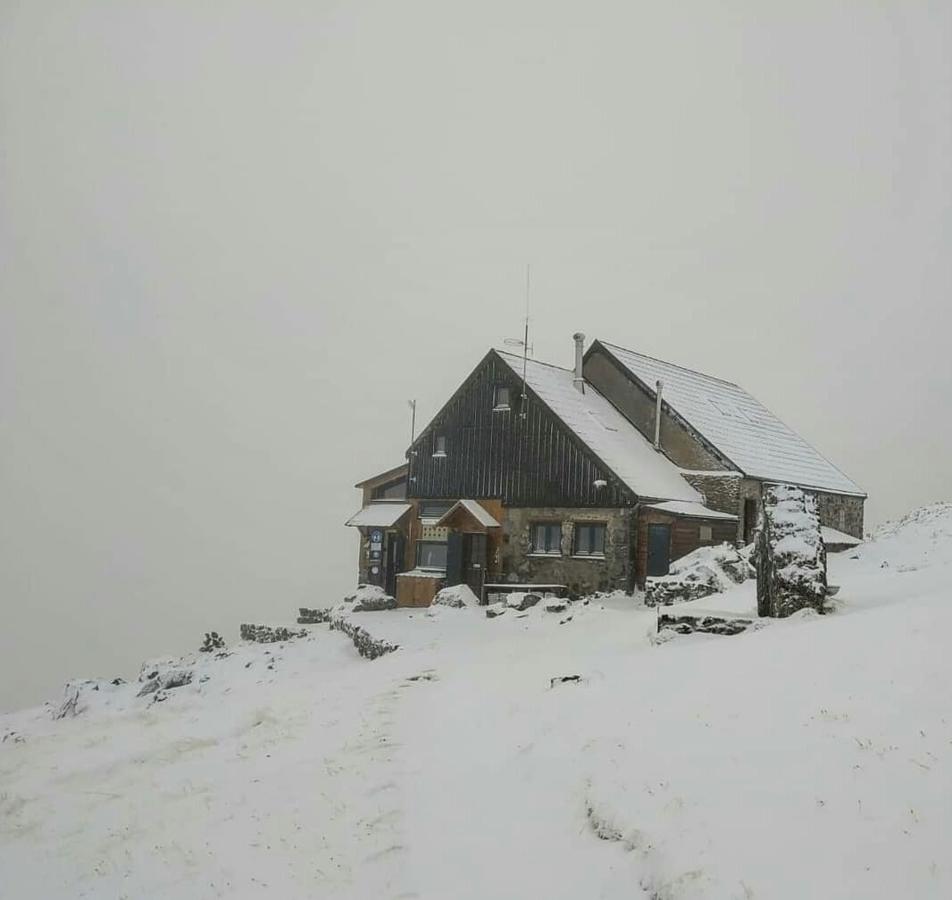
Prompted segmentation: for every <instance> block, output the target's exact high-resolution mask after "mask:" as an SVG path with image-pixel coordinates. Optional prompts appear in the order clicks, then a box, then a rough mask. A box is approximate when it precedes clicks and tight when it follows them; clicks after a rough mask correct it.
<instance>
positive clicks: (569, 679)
mask: <svg viewBox="0 0 952 900" xmlns="http://www.w3.org/2000/svg"><path fill="white" fill-rule="evenodd" d="M581 680H582V676H581V675H556V677H555V678H550V679H549V687H550V688H554V687H555V686H556V685H557V684H578V683H579V682H580V681H581Z"/></svg>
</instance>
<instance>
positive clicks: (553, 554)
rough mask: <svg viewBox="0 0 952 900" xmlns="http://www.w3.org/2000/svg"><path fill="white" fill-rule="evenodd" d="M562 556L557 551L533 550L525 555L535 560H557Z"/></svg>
mask: <svg viewBox="0 0 952 900" xmlns="http://www.w3.org/2000/svg"><path fill="white" fill-rule="evenodd" d="M561 555H562V554H561V553H560V552H559V551H558V550H550V551H545V550H533V551H532V552H531V553H527V554H526V556H528V557H534V558H536V559H553V558H554V559H558V558H559V557H560V556H561Z"/></svg>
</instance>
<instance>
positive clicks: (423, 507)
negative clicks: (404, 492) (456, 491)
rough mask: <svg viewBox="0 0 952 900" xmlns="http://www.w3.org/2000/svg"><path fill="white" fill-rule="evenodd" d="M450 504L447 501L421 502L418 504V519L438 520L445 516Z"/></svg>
mask: <svg viewBox="0 0 952 900" xmlns="http://www.w3.org/2000/svg"><path fill="white" fill-rule="evenodd" d="M452 505H453V504H452V502H451V501H448V500H423V501H422V502H421V503H420V506H419V510H420V518H421V519H439V518H442V517H443V516H445V515H446V514H447V513H448V512H449V511H450V507H451V506H452Z"/></svg>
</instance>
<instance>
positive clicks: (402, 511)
mask: <svg viewBox="0 0 952 900" xmlns="http://www.w3.org/2000/svg"><path fill="white" fill-rule="evenodd" d="M411 508H412V507H411V506H410V504H409V503H371V504H369V505H368V506H365V507H364V508H363V509H362V510H360V511H359V512H356V513H354V515H352V516H351V517H350V518H349V519H348V520H347V521H346V522H345V523H344V524H345V525H352V526H353V527H355V528H393V527H395V526H396V524H397V523H398V522H399V521H400V520H401V519H402V518H403V517H404V516H405V515H406V514H407V513H408V512H410V510H411Z"/></svg>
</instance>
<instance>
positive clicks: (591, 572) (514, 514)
mask: <svg viewBox="0 0 952 900" xmlns="http://www.w3.org/2000/svg"><path fill="white" fill-rule="evenodd" d="M555 521H558V522H561V524H562V548H561V550H562V552H561V554H560V555H558V556H555V555H547V554H546V555H541V554H540V555H535V554H533V553H532V550H531V525H532V524H533V523H534V522H555ZM576 522H602V523H604V524H605V526H606V527H605V556H604V557H603V558H602V557H577V556H573V555H572V550H573V547H574V541H575V527H574V526H575V523H576ZM630 524H631V510H630V509H570V508H562V507H520V508H513V507H509V508H507V509H506V515H505V518H504V521H503V543H502V554H501V555H502V573H503V575H502V580H504V581H513V582H524V583H527V584H564V585H566V586H567V587H568V589H569V591H570V593H572V594H573V595H583V594H590V593H592V592H594V591H610V590H628V587H629V573H630V571H631V564H632V549H631V548H632V546H633V542H632V536H631V529H630Z"/></svg>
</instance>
